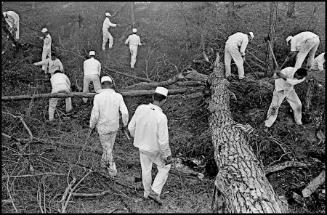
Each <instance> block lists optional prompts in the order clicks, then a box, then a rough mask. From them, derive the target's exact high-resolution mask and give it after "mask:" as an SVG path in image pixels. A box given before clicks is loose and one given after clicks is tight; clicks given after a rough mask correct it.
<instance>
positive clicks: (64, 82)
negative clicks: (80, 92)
mask: <svg viewBox="0 0 327 215" xmlns="http://www.w3.org/2000/svg"><path fill="white" fill-rule="evenodd" d="M50 82H51V87H52V91H51V93H70V91H71V85H70V81H69V78H68V77H67V75H65V74H63V73H62V71H60V70H57V71H55V72H54V74H53V75H52V77H51V78H50ZM59 99H60V98H50V99H49V121H53V119H54V112H55V110H56V107H57V103H58V101H59ZM65 102H66V113H68V112H70V111H71V110H72V109H73V107H72V100H71V98H70V97H69V98H66V99H65Z"/></svg>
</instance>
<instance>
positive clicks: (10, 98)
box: [1, 87, 204, 101]
mask: <svg viewBox="0 0 327 215" xmlns="http://www.w3.org/2000/svg"><path fill="white" fill-rule="evenodd" d="M203 88H204V87H194V88H180V89H169V94H168V96H169V95H175V94H183V93H194V92H200V91H202V90H203ZM119 93H121V94H122V95H123V96H126V97H133V96H147V95H152V94H153V93H154V89H153V90H126V91H121V92H119ZM95 95H96V93H82V92H72V93H45V94H34V95H17V96H2V97H1V100H2V101H19V100H28V99H32V98H33V99H40V98H43V99H47V98H68V97H80V98H83V97H86V98H91V97H94V96H95Z"/></svg>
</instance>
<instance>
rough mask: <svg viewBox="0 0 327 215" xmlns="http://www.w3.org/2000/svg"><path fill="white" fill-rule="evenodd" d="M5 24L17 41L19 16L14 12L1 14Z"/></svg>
mask: <svg viewBox="0 0 327 215" xmlns="http://www.w3.org/2000/svg"><path fill="white" fill-rule="evenodd" d="M3 16H4V17H5V20H6V22H7V23H8V25H9V27H10V29H9V30H10V32H11V34H12V35H13V36H14V37H15V39H16V40H18V39H19V15H18V14H17V13H16V12H14V11H6V12H3Z"/></svg>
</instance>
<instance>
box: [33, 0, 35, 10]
mask: <svg viewBox="0 0 327 215" xmlns="http://www.w3.org/2000/svg"><path fill="white" fill-rule="evenodd" d="M32 9H35V1H32Z"/></svg>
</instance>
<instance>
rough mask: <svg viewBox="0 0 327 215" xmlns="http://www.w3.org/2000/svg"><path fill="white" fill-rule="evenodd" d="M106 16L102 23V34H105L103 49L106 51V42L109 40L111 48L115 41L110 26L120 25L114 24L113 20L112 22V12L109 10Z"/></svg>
mask: <svg viewBox="0 0 327 215" xmlns="http://www.w3.org/2000/svg"><path fill="white" fill-rule="evenodd" d="M105 15H106V18H105V19H104V21H103V24H102V34H103V38H102V39H103V40H102V50H103V51H104V50H105V49H106V44H107V42H108V40H109V49H111V48H112V45H113V43H114V39H113V37H112V35H111V33H110V32H109V28H110V27H116V26H118V24H114V23H112V22H110V20H109V17H110V16H111V14H110V13H109V12H107V13H105Z"/></svg>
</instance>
